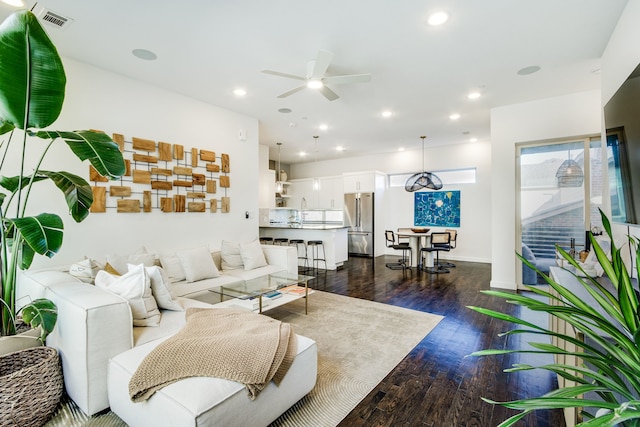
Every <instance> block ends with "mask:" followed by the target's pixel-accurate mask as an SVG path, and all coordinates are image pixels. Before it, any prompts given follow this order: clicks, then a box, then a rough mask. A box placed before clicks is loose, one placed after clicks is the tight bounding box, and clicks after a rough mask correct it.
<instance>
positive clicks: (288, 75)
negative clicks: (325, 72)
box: [262, 70, 307, 80]
mask: <svg viewBox="0 0 640 427" xmlns="http://www.w3.org/2000/svg"><path fill="white" fill-rule="evenodd" d="M262 72H263V73H264V74H271V75H274V76H280V77H286V78H288V79H295V80H307V79H306V78H304V77H300V76H294V75H293V74H286V73H281V72H280V71H271V70H262Z"/></svg>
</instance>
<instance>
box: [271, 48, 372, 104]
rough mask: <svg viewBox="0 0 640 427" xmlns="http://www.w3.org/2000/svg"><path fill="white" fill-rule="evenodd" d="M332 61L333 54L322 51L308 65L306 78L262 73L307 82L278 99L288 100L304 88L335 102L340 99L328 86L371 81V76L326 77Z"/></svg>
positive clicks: (275, 72) (273, 72) (278, 73)
mask: <svg viewBox="0 0 640 427" xmlns="http://www.w3.org/2000/svg"><path fill="white" fill-rule="evenodd" d="M332 59H333V53H331V52H329V51H327V50H320V51H319V52H318V55H317V56H316V59H312V60H311V61H309V62H308V63H307V75H306V76H305V77H302V76H295V75H293V74H286V73H281V72H279V71H271V70H262V72H263V73H265V74H272V75H274V76H280V77H286V78H289V79H295V80H302V81H303V82H305V84H303V85H302V86H298V87H296V88H293V89H291V90H289V91H287V92H285V93H283V94H281V95H278V98H286V97H287V96H290V95H293V94H294V93H296V92H300V91H301V90H302V89H304V88H311V89H316V90H318V91H320V93H321V94H322V95H324V97H325V98H327V99H328V100H329V101H335V100H336V99H338V98H340V97H339V96H338V94H337V93H335V92H334V91H333V90H331V89H329V87H327V84H331V85H334V84H335V85H340V84H349V83H363V82H368V81H370V80H371V74H350V75H343V76H327V75H325V73H326V72H327V69H328V68H329V65H330V64H331V60H332Z"/></svg>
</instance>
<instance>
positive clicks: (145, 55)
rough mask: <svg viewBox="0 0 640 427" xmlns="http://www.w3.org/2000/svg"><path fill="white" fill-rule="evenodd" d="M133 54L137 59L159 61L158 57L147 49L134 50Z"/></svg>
mask: <svg viewBox="0 0 640 427" xmlns="http://www.w3.org/2000/svg"><path fill="white" fill-rule="evenodd" d="M131 53H132V54H133V56H135V57H136V58H140V59H144V60H145V61H153V60H156V59H158V55H156V54H155V53H153V52H151V51H150V50H147V49H133V50H132V51H131Z"/></svg>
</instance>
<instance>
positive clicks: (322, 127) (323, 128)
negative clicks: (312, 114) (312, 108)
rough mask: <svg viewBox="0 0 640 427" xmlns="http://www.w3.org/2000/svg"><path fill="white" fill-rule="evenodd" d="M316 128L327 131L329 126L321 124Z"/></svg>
mask: <svg viewBox="0 0 640 427" xmlns="http://www.w3.org/2000/svg"><path fill="white" fill-rule="evenodd" d="M318 128H319V129H320V130H327V129H329V126H327V124H326V123H322V124H321V125H320V126H318Z"/></svg>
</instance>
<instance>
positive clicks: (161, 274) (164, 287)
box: [129, 264, 184, 311]
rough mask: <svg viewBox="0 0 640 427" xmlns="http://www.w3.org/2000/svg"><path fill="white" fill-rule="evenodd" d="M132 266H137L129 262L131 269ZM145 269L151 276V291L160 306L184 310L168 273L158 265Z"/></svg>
mask: <svg viewBox="0 0 640 427" xmlns="http://www.w3.org/2000/svg"><path fill="white" fill-rule="evenodd" d="M131 268H135V266H134V265H131V264H129V269H131ZM144 269H145V271H146V272H147V275H148V276H149V280H150V282H151V293H152V294H153V297H154V298H155V299H156V303H157V304H158V307H160V308H163V309H165V310H173V311H184V308H182V306H181V305H180V303H179V302H178V300H176V297H175V295H174V294H173V289H172V287H171V280H169V276H167V273H166V272H165V271H164V270H163V269H162V268H161V267H158V266H157V265H154V266H153V267H145V268H144Z"/></svg>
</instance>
